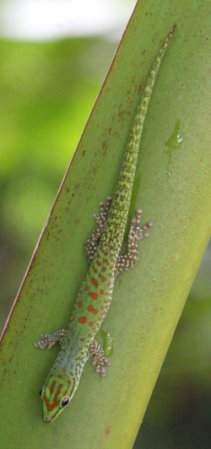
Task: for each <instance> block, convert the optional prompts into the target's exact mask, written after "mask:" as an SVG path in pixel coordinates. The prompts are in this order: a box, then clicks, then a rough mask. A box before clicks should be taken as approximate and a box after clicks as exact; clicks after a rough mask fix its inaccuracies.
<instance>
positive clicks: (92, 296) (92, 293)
mask: <svg viewBox="0 0 211 449" xmlns="http://www.w3.org/2000/svg"><path fill="white" fill-rule="evenodd" d="M89 296H91V298H92V299H97V297H98V294H97V293H94V292H89Z"/></svg>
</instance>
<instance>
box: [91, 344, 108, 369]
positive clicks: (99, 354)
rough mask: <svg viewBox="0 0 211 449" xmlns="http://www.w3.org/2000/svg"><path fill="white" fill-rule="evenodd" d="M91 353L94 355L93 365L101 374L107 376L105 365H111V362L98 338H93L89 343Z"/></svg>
mask: <svg viewBox="0 0 211 449" xmlns="http://www.w3.org/2000/svg"><path fill="white" fill-rule="evenodd" d="M89 355H90V357H92V365H93V366H94V367H95V371H96V373H98V374H100V376H102V377H104V376H106V369H105V366H110V362H109V360H108V359H107V357H105V355H104V351H103V349H102V347H101V345H100V343H98V342H97V341H96V340H93V341H92V342H91V343H90V345H89Z"/></svg>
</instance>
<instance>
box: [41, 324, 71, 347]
mask: <svg viewBox="0 0 211 449" xmlns="http://www.w3.org/2000/svg"><path fill="white" fill-rule="evenodd" d="M66 335H67V331H66V329H61V330H59V331H57V332H53V333H52V334H42V335H40V338H41V340H39V341H36V343H35V344H34V346H35V348H39V349H44V348H48V349H51V348H52V347H53V346H54V345H55V344H56V343H59V344H60V345H61V346H62V345H63V344H64V342H65V339H66Z"/></svg>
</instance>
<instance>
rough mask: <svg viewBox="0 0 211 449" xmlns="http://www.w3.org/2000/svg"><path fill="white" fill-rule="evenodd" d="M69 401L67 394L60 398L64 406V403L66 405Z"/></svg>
mask: <svg viewBox="0 0 211 449" xmlns="http://www.w3.org/2000/svg"><path fill="white" fill-rule="evenodd" d="M69 402H70V398H69V397H68V396H66V397H65V398H63V399H62V402H61V406H62V407H66V405H68V404H69Z"/></svg>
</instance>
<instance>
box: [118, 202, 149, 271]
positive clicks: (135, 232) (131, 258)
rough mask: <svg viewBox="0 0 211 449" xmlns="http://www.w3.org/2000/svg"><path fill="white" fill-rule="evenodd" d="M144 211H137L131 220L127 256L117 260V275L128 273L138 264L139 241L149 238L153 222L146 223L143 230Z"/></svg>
mask: <svg viewBox="0 0 211 449" xmlns="http://www.w3.org/2000/svg"><path fill="white" fill-rule="evenodd" d="M142 213H143V211H142V210H141V209H137V210H136V214H135V217H134V218H133V219H132V220H131V224H130V230H129V234H128V243H127V247H128V251H127V254H120V255H119V256H118V258H117V264H116V274H118V273H122V272H123V271H127V270H128V269H129V268H131V267H133V265H135V264H136V262H138V243H137V242H138V240H142V239H144V238H146V237H148V236H149V232H148V229H150V228H151V227H152V222H148V223H145V224H144V225H143V226H142V227H141V228H140V226H139V224H140V220H141V216H142Z"/></svg>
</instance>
